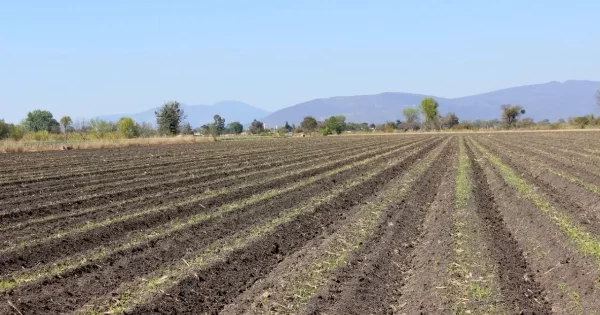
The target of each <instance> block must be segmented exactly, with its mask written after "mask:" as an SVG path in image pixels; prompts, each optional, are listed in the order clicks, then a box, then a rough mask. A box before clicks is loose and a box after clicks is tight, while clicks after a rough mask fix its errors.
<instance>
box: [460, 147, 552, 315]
mask: <svg viewBox="0 0 600 315" xmlns="http://www.w3.org/2000/svg"><path fill="white" fill-rule="evenodd" d="M467 155H468V156H469V160H470V162H471V169H472V172H473V181H474V184H475V185H474V187H473V188H474V193H473V195H474V196H475V200H476V203H477V205H476V207H475V209H476V213H477V215H478V216H479V217H480V218H481V219H482V221H483V222H484V225H483V230H484V235H485V237H486V239H485V241H486V242H488V244H489V246H488V248H489V250H490V252H491V255H492V257H493V260H494V261H495V262H496V263H497V264H498V269H497V273H498V276H499V277H498V279H499V281H500V289H501V292H502V298H503V300H504V303H505V305H510V306H512V307H513V309H512V311H511V312H512V313H514V314H550V313H551V309H550V306H549V305H548V304H547V303H546V302H545V301H544V294H543V292H542V289H541V288H540V286H539V284H538V283H537V282H536V281H535V275H534V273H533V272H531V270H530V268H529V266H528V264H527V261H526V260H525V258H524V257H523V253H522V250H521V249H520V248H519V244H518V243H517V241H516V240H515V239H514V238H513V237H512V235H511V233H510V232H509V231H508V229H507V228H506V225H505V222H504V220H503V218H502V215H501V214H500V212H499V211H498V209H497V207H496V204H495V201H494V198H493V195H492V193H491V190H490V188H489V186H488V183H487V178H486V177H485V174H484V172H483V170H482V169H481V166H480V165H479V164H478V163H477V162H476V161H475V157H474V154H473V152H472V149H471V148H470V147H467Z"/></svg>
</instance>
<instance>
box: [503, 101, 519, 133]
mask: <svg viewBox="0 0 600 315" xmlns="http://www.w3.org/2000/svg"><path fill="white" fill-rule="evenodd" d="M500 108H501V109H502V122H504V124H505V125H506V127H507V128H510V127H512V126H514V125H515V123H516V122H517V121H518V120H519V117H521V115H523V114H525V109H524V108H523V107H522V106H521V105H514V106H511V105H509V104H504V105H502V106H501V107H500Z"/></svg>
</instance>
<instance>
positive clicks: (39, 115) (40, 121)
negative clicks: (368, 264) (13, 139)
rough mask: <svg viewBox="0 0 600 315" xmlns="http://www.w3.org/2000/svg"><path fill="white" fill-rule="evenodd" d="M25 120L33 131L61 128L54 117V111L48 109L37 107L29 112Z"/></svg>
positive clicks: (51, 130)
mask: <svg viewBox="0 0 600 315" xmlns="http://www.w3.org/2000/svg"><path fill="white" fill-rule="evenodd" d="M23 122H24V124H25V126H26V127H27V128H28V129H29V130H31V131H33V132H38V131H48V132H58V131H59V130H60V124H59V123H58V121H56V119H54V117H52V113H50V112H49V111H47V110H41V109H36V110H34V111H32V112H29V113H27V117H26V118H25V120H24V121H23Z"/></svg>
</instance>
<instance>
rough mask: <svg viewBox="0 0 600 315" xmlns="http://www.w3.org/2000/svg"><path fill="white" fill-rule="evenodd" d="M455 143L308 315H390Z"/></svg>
mask: <svg viewBox="0 0 600 315" xmlns="http://www.w3.org/2000/svg"><path fill="white" fill-rule="evenodd" d="M456 148H457V146H456V142H455V141H454V142H453V143H452V145H450V146H448V147H447V148H446V149H445V151H444V152H443V153H442V154H441V156H442V158H441V160H439V161H437V163H434V165H436V167H433V168H430V169H429V170H428V171H427V172H426V173H425V175H423V176H422V177H421V178H420V179H419V180H418V182H417V184H416V185H415V186H414V189H413V190H412V193H411V194H410V195H409V196H407V197H406V198H405V199H404V200H403V201H402V202H401V203H399V204H397V205H395V206H394V207H391V208H389V209H388V210H387V211H386V214H385V217H384V219H383V220H382V221H381V222H380V225H379V229H378V232H377V233H376V234H375V235H374V236H373V237H372V238H371V239H370V240H369V241H367V242H366V243H365V245H364V246H363V247H362V248H361V249H360V250H359V251H358V252H356V253H355V254H354V255H353V257H352V259H351V260H350V262H349V263H348V264H347V265H346V266H344V267H342V268H340V269H339V270H338V271H337V272H335V274H334V275H333V276H332V277H331V278H330V279H329V281H328V285H327V286H326V288H325V289H324V290H323V291H322V292H320V293H319V294H318V295H317V296H316V297H315V298H314V299H313V300H312V301H311V302H310V303H309V306H308V313H310V314H391V313H392V312H393V306H394V305H397V301H398V298H399V295H398V292H399V288H400V287H401V283H402V282H403V277H404V275H405V272H406V271H407V270H406V269H405V267H406V266H408V265H409V261H410V258H411V255H412V250H413V249H414V247H415V240H416V239H417V238H418V236H419V234H420V231H421V226H422V223H423V219H424V218H425V214H426V212H427V210H428V207H429V205H430V204H431V203H432V202H433V199H434V198H435V196H436V193H437V191H438V189H437V188H438V187H439V185H440V183H441V178H442V176H443V175H444V174H445V173H446V171H445V170H447V169H448V167H449V166H450V165H451V164H452V162H453V157H454V154H455V152H456Z"/></svg>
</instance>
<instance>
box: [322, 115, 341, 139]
mask: <svg viewBox="0 0 600 315" xmlns="http://www.w3.org/2000/svg"><path fill="white" fill-rule="evenodd" d="M323 127H324V129H323V130H324V132H322V133H323V134H324V135H325V134H329V133H328V132H330V133H335V134H338V135H339V134H340V133H342V131H344V129H345V128H346V116H344V115H338V116H331V117H329V118H327V120H325V124H324V125H323Z"/></svg>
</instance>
